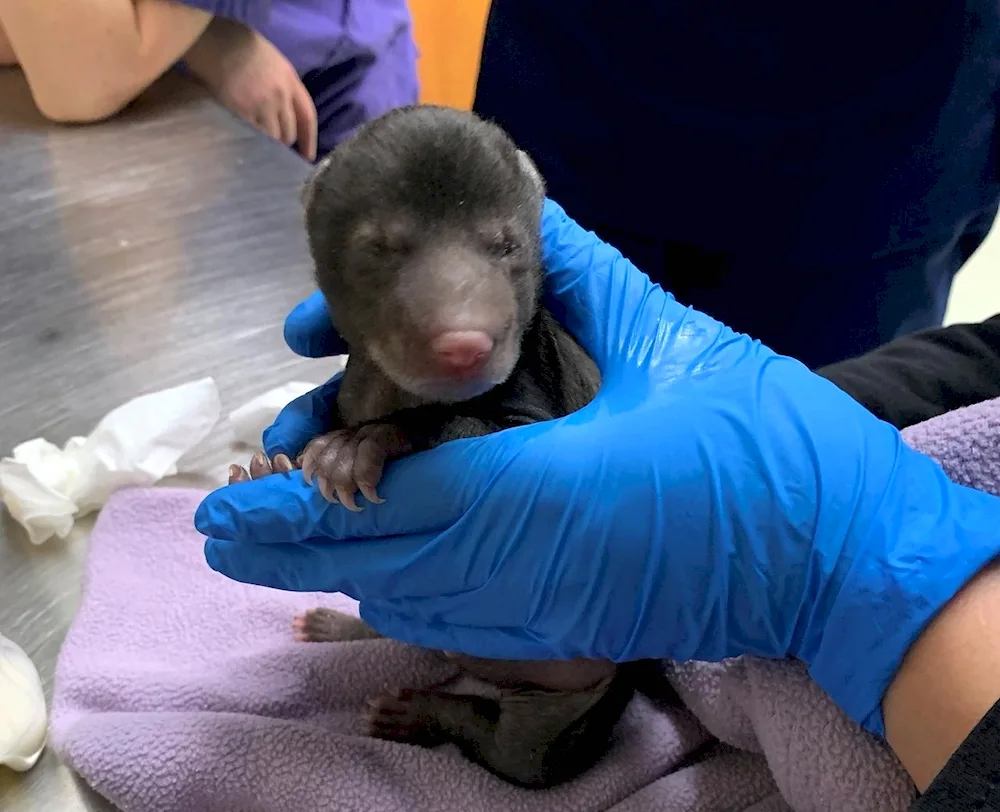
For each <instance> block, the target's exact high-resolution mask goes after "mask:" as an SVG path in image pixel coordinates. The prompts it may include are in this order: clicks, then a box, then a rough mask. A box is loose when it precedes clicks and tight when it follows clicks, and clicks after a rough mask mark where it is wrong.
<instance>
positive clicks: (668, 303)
mask: <svg viewBox="0 0 1000 812" xmlns="http://www.w3.org/2000/svg"><path fill="white" fill-rule="evenodd" d="M542 254H543V262H544V264H545V269H546V305H547V306H548V307H549V309H550V310H551V311H552V313H553V315H554V316H555V317H556V318H557V319H558V320H559V321H560V322H561V323H562V324H563V325H564V326H565V327H566V329H567V330H569V332H570V333H571V334H573V336H575V337H576V339H577V340H578V341H579V342H580V344H581V345H582V346H583V347H584V349H585V350H586V351H587V353H588V354H589V355H590V356H591V357H592V358H593V359H594V361H595V362H596V363H597V365H598V367H599V368H600V369H601V372H602V374H603V375H604V376H605V377H606V378H608V377H609V376H611V375H613V374H614V373H615V372H620V371H628V368H631V367H635V366H639V367H645V366H648V365H649V364H662V363H663V362H665V361H667V362H669V363H670V364H671V365H672V366H675V367H677V368H678V370H687V369H688V368H690V366H691V365H692V364H697V363H698V362H699V359H700V358H702V357H703V356H704V354H705V353H706V352H707V351H708V350H709V349H711V348H712V347H713V346H714V345H716V344H717V343H718V342H719V341H720V340H721V341H725V340H728V339H729V338H732V337H734V336H735V335H736V334H734V333H732V331H731V330H729V329H728V328H727V327H725V325H723V324H721V323H720V322H717V321H716V320H715V319H712V318H711V317H709V316H707V315H705V314H703V313H700V312H698V311H696V310H693V309H691V308H689V307H686V306H684V305H682V304H680V303H679V302H677V300H676V299H674V297H673V296H672V295H671V294H669V293H667V292H666V291H664V290H663V289H662V288H661V287H660V286H659V285H655V284H653V282H652V281H651V280H650V279H649V277H648V276H646V274H645V273H643V272H642V271H641V270H640V269H639V268H637V267H636V266H635V265H633V264H632V263H631V262H630V261H629V260H627V259H626V258H625V257H624V256H622V254H621V252H620V251H618V249H616V248H614V247H613V246H611V245H609V244H608V243H606V242H604V241H603V240H601V239H600V238H598V237H597V235H596V234H594V233H593V232H591V231H587V230H586V229H584V228H583V227H582V226H580V225H579V224H577V223H576V222H575V221H574V220H572V219H571V218H570V217H569V215H567V214H566V212H565V211H564V210H563V208H562V207H561V206H559V204H558V203H555V202H554V201H552V200H549V199H546V201H545V205H544V208H543V211H542ZM678 340H679V341H680V345H681V346H678ZM623 360H627V361H628V362H630V363H629V364H626V365H625V367H626V368H625V369H622V368H621V367H622V363H621V362H622V361H623Z"/></svg>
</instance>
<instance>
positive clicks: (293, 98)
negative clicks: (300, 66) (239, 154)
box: [185, 17, 317, 161]
mask: <svg viewBox="0 0 1000 812" xmlns="http://www.w3.org/2000/svg"><path fill="white" fill-rule="evenodd" d="M185 62H186V63H187V65H188V67H189V68H190V69H191V72H192V73H193V74H194V75H195V76H197V77H198V78H199V79H200V80H201V81H202V82H204V83H205V85H206V86H207V87H208V88H209V90H211V91H212V93H213V94H214V95H215V97H216V98H217V99H218V100H219V101H220V102H221V103H222V104H223V105H224V106H225V107H226V108H227V109H228V110H230V111H231V112H232V113H235V114H236V115H238V116H240V118H243V119H245V120H246V121H248V122H249V123H250V124H252V125H253V126H254V127H256V128H257V129H258V130H260V131H261V132H263V133H265V134H267V135H269V136H270V137H271V138H273V139H274V140H276V141H280V142H281V143H283V144H285V145H287V146H289V147H290V146H293V145H295V144H297V145H298V151H299V152H300V153H301V155H302V157H304V158H305V159H306V160H308V161H312V160H315V158H316V141H317V123H316V105H315V104H314V102H313V100H312V96H310V95H309V91H308V90H306V88H305V85H303V84H302V80H301V79H300V78H299V76H298V74H297V73H296V72H295V68H293V67H292V65H291V63H290V62H289V61H288V60H287V59H286V58H285V57H284V55H283V54H282V53H281V52H280V51H279V50H278V49H277V48H275V47H274V46H273V45H272V44H271V43H270V42H268V41H267V39H265V38H264V37H262V36H261V35H260V34H258V33H257V32H256V31H252V30H251V29H249V28H247V27H246V26H244V25H242V24H240V23H237V22H235V21H233V20H227V19H225V18H222V17H216V18H215V19H213V20H212V22H211V23H210V24H209V26H208V28H207V29H206V30H205V33H204V34H203V35H202V36H201V38H200V39H199V40H198V42H196V43H195V44H194V46H192V48H191V50H190V51H188V53H187V55H186V56H185Z"/></svg>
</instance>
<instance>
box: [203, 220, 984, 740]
mask: <svg viewBox="0 0 1000 812" xmlns="http://www.w3.org/2000/svg"><path fill="white" fill-rule="evenodd" d="M543 237H544V250H545V262H546V267H547V271H548V286H549V290H550V292H551V294H552V299H551V304H552V307H553V310H554V312H555V313H556V315H557V317H559V318H560V320H561V321H563V323H564V324H566V326H567V327H568V328H569V330H570V331H571V332H572V333H573V334H574V335H576V336H577V338H578V339H579V340H580V341H581V343H582V344H583V346H584V347H585V348H586V349H587V350H588V352H590V354H591V355H592V356H593V357H594V359H595V360H596V361H597V363H598V365H599V366H600V368H601V372H602V375H603V378H604V381H603V386H602V389H601V392H600V394H599V395H598V397H597V399H596V400H595V401H594V402H593V403H592V404H591V405H590V406H588V407H587V408H585V409H583V410H581V411H580V412H579V413H577V414H574V415H571V416H569V417H567V418H565V419H562V420H558V421H553V422H551V423H545V424H539V425H534V426H528V427H524V428H519V429H513V430H510V431H505V432H501V433H499V434H495V435H492V436H489V437H485V438H481V439H474V440H463V441H458V442H454V443H449V444H446V445H445V446H442V447H440V448H438V449H435V450H433V451H430V452H427V453H425V454H419V455H416V456H414V457H411V458H408V459H403V460H400V461H398V462H395V463H393V464H391V465H390V466H389V467H388V469H387V471H386V474H385V476H384V479H383V481H382V483H381V485H380V493H381V495H382V496H383V497H384V498H385V499H386V501H385V503H384V504H380V505H368V506H367V507H366V509H365V510H364V512H362V513H360V514H355V513H352V512H350V511H347V510H345V509H344V508H342V507H341V506H339V505H331V504H329V503H327V502H326V500H325V499H324V498H323V497H322V495H321V494H320V493H319V492H318V490H317V489H316V488H314V487H311V486H308V485H306V484H305V483H304V481H303V480H302V477H301V474H300V473H298V472H295V473H292V474H287V475H275V476H271V477H267V478H265V479H261V480H257V481H254V482H245V483H239V484H236V485H231V486H229V487H226V488H223V489H221V490H219V491H216V492H214V493H213V494H211V495H210V496H208V497H207V498H206V500H205V501H204V502H203V504H202V505H201V507H200V509H199V511H198V515H197V518H196V523H197V526H198V528H199V529H200V530H201V531H202V532H203V533H205V534H206V535H207V536H209V540H208V542H207V544H206V550H205V552H206V558H207V560H208V562H209V563H210V565H211V566H212V567H214V568H215V569H217V570H219V571H220V572H223V573H225V574H226V575H228V576H230V577H232V578H235V579H237V580H241V581H246V582H251V583H256V584H262V585H266V586H272V587H277V588H282V589H293V590H325V591H342V592H345V593H347V594H349V595H352V596H354V597H355V598H357V599H359V600H360V601H361V611H362V616H363V617H364V618H365V619H366V620H367V621H368V622H370V623H371V624H372V625H373V626H375V627H376V628H377V629H379V630H380V631H382V632H383V633H384V634H386V635H388V636H391V637H394V638H397V639H400V640H404V641H408V642H411V643H414V644H417V645H421V646H427V647H434V648H441V649H446V650H457V651H463V652H467V653H470V654H474V655H480V656H485V657H497V658H549V657H574V656H587V657H601V658H609V659H612V660H616V661H624V660H629V659H636V658H642V657H666V658H671V659H675V660H690V659H697V660H718V659H720V658H724V657H728V656H733V655H739V654H755V655H761V656H766V657H785V656H793V657H798V658H800V659H802V660H803V661H805V662H806V663H807V664H808V666H809V668H810V671H811V673H812V675H813V677H814V678H815V679H816V680H817V682H818V683H819V684H820V685H821V686H822V687H823V688H824V689H826V691H827V692H828V693H829V694H830V695H831V696H832V697H833V699H834V700H835V701H836V702H838V704H840V706H841V707H842V708H843V709H844V710H845V711H846V712H847V713H848V714H849V715H850V716H852V717H853V718H854V719H856V720H857V721H859V722H861V723H863V724H864V725H866V726H867V727H868V728H869V729H871V730H873V731H875V732H876V733H881V732H882V719H881V710H880V703H881V698H882V695H883V693H884V691H885V688H886V686H887V685H888V683H889V682H890V681H891V678H892V676H893V674H894V673H895V671H896V669H897V668H898V666H899V664H900V662H901V660H902V657H903V655H904V654H905V652H906V650H907V649H908V648H909V645H910V644H911V642H912V641H913V640H914V638H915V637H916V636H917V635H918V634H919V633H920V631H921V630H922V629H923V628H924V626H925V625H926V623H927V622H928V621H929V620H930V619H931V618H932V617H933V615H934V614H935V613H936V612H937V610H938V609H940V608H941V606H943V604H944V603H945V602H946V601H947V600H949V599H950V598H951V597H952V596H953V595H954V594H955V593H956V592H957V591H958V590H959V589H960V588H961V586H962V585H963V584H964V583H965V582H966V581H967V580H968V579H969V578H970V577H972V575H974V574H975V572H977V571H978V570H979V569H980V568H981V567H982V566H983V565H984V564H985V563H986V562H988V561H989V560H991V559H992V558H994V557H995V556H996V554H997V551H998V549H1000V540H998V539H997V536H996V532H995V528H996V527H997V526H998V523H1000V500H997V499H994V498H993V497H990V496H987V495H984V494H981V493H978V492H974V491H971V490H969V489H966V488H962V487H959V486H957V485H954V484H952V483H951V482H950V481H949V480H948V479H947V478H946V477H945V475H944V473H943V472H942V471H941V469H940V468H939V467H938V466H937V465H936V464H935V463H933V462H932V461H931V460H929V459H927V458H926V457H923V456H921V455H920V454H918V453H916V452H914V451H912V450H911V449H909V448H908V447H907V446H906V445H905V444H904V443H903V442H902V440H901V438H900V436H899V433H898V432H897V431H896V430H895V429H894V428H892V427H891V426H889V425H888V424H885V423H882V422H880V421H879V420H877V419H876V418H875V417H873V416H872V415H871V414H869V413H868V412H867V411H865V410H864V409H863V408H862V407H861V406H859V405H858V404H857V403H855V402H854V401H853V400H851V398H849V397H848V396H847V395H846V394H844V393H843V392H841V391H840V390H838V389H837V388H836V387H835V386H833V385H832V384H830V383H829V382H827V381H825V380H823V379H822V378H820V377H818V376H816V375H814V374H813V373H812V372H810V371H809V370H808V369H806V368H805V367H804V366H802V365H801V364H799V363H798V362H796V361H794V360H792V359H789V358H785V357H782V356H778V355H775V354H774V353H773V352H771V351H770V350H768V349H767V348H766V347H763V346H761V345H760V344H759V343H757V342H755V341H753V340H752V339H750V338H748V337H746V336H743V335H739V334H736V333H734V332H732V331H731V330H729V329H728V328H726V327H725V326H723V325H721V324H719V323H718V322H716V321H714V320H713V319H711V318H709V317H708V316H706V315H704V314H702V313H699V312H696V311H693V310H691V309H689V308H686V307H684V306H682V305H681V304H679V303H678V302H676V301H675V300H674V299H673V298H672V297H671V296H669V295H668V294H666V293H664V292H663V291H662V290H661V289H659V288H658V287H656V286H654V285H652V284H651V283H650V282H649V280H648V278H647V277H646V276H645V275H643V274H642V273H640V272H639V271H638V270H637V269H636V268H635V267H633V266H632V265H631V264H630V263H629V262H627V261H626V260H625V259H623V258H622V257H621V255H620V254H619V253H618V252H617V251H615V250H614V249H613V248H611V247H610V246H608V245H606V244H604V243H602V242H601V241H600V240H598V239H597V238H596V237H595V236H594V235H593V234H591V233H589V232H586V231H584V230H583V229H581V228H580V227H579V226H578V225H577V224H576V223H574V222H573V221H572V220H570V219H569V218H568V217H567V216H566V214H565V213H564V212H563V211H562V209H560V208H559V207H558V206H557V205H555V204H554V203H551V202H549V203H547V204H546V208H545V214H544V220H543ZM296 312H297V313H298V318H299V321H298V324H300V325H301V324H308V325H309V328H308V329H304V330H297V329H296V328H295V326H294V325H291V324H290V326H289V329H288V330H286V336H288V337H289V341H290V343H292V344H293V346H296V345H297V348H301V351H303V352H304V353H305V354H311V355H315V354H320V353H321V352H323V351H324V349H328V348H333V347H334V343H333V342H334V334H333V333H332V330H331V329H330V326H329V324H328V322H324V321H323V318H322V316H320V315H318V314H319V313H320V312H321V309H320V308H318V307H317V306H316V300H314V301H313V302H312V303H311V304H308V303H307V304H304V305H301V306H300V308H299V309H298V310H297V311H296ZM291 321H292V320H291V319H290V322H291ZM303 337H305V339H304V338H303ZM336 386H337V382H336V381H333V382H331V383H329V384H327V385H326V386H325V387H322V388H321V389H320V390H317V392H315V393H311V394H310V395H307V396H305V397H303V398H300V399H299V400H298V401H296V402H293V403H292V404H290V405H289V407H288V408H287V409H286V410H285V411H284V412H283V413H282V415H281V416H280V417H279V419H278V421H276V423H275V425H274V426H272V427H271V429H269V431H268V432H267V435H266V446H267V450H268V452H269V453H271V454H272V455H273V454H274V453H277V452H279V451H283V452H285V453H288V454H291V455H294V454H296V453H297V452H298V451H299V450H301V448H302V447H303V446H304V445H305V443H306V442H308V440H309V439H311V437H312V436H313V435H315V434H317V433H319V432H321V431H325V430H326V427H327V424H328V421H329V405H330V403H331V402H332V397H333V395H334V393H335V391H336Z"/></svg>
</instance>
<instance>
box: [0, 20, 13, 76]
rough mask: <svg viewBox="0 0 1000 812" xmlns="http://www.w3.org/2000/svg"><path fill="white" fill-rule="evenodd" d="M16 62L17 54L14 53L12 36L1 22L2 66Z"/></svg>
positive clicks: (0, 53)
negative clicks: (10, 36)
mask: <svg viewBox="0 0 1000 812" xmlns="http://www.w3.org/2000/svg"><path fill="white" fill-rule="evenodd" d="M16 64H17V55H16V54H15V53H14V47H13V46H12V45H11V44H10V38H9V37H8V36H7V32H6V31H4V29H3V25H2V23H0V67H4V66H6V65H16Z"/></svg>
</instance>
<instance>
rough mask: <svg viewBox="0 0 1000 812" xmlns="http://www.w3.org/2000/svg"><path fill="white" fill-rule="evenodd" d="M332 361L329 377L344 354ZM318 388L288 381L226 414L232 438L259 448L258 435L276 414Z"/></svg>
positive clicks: (341, 363)
mask: <svg viewBox="0 0 1000 812" xmlns="http://www.w3.org/2000/svg"><path fill="white" fill-rule="evenodd" d="M332 360H333V361H335V362H336V364H335V367H336V368H335V369H334V371H333V374H336V373H337V372H339V371H341V370H342V369H344V367H345V366H346V365H347V356H346V355H338V356H335V357H334V358H333V359H332ZM319 385H320V384H318V383H305V382H303V381H292V382H291V383H287V384H285V385H284V386H278V387H276V388H274V389H271V390H269V391H267V392H265V393H264V394H263V395H259V396H257V397H255V398H254V399H253V400H251V401H250V402H249V403H246V404H244V405H243V406H240V408H238V409H235V410H234V411H232V412H230V414H229V424H230V426H231V428H232V432H233V439H234V440H235V441H236V442H239V443H243V444H244V445H248V446H253V447H254V448H260V445H261V435H262V434H263V433H264V429H266V428H267V427H268V426H270V425H271V424H272V423H273V422H274V418H276V417H277V416H278V412H280V411H281V410H282V409H284V408H285V406H287V405H288V404H289V403H291V402H292V401H293V400H295V398H297V397H301V396H302V395H304V394H305V393H306V392H310V391H312V390H313V389H315V388H316V387H317V386H319Z"/></svg>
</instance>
